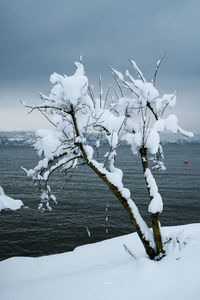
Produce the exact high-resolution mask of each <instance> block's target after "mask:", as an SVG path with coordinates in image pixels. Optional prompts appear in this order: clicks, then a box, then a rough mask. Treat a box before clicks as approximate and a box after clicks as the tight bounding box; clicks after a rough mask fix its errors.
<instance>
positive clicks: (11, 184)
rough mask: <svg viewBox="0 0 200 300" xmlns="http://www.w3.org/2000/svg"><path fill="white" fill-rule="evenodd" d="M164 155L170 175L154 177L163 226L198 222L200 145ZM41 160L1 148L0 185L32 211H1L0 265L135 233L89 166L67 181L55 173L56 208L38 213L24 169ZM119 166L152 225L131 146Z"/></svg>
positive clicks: (29, 152)
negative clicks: (7, 259)
mask: <svg viewBox="0 0 200 300" xmlns="http://www.w3.org/2000/svg"><path fill="white" fill-rule="evenodd" d="M103 150H104V149H102V152H103ZM164 153H165V165H166V167H167V170H166V171H165V172H163V173H155V178H156V181H157V184H158V186H159V191H160V193H161V195H162V198H163V202H164V210H163V213H162V214H161V216H160V221H161V224H162V225H164V226H170V225H181V224H188V223H197V222H200V144H187V145H177V144H167V145H164ZM37 159H38V157H37V155H36V153H35V150H34V149H33V148H31V147H14V146H12V147H6V146H5V147H0V185H1V186H2V187H3V188H4V191H5V193H6V195H8V196H11V197H13V198H15V199H21V200H22V201H23V202H24V205H25V206H27V207H28V208H23V209H20V210H18V211H2V212H0V260H2V259H5V258H8V257H12V256H34V257H36V256H41V255H48V254H54V253H60V252H65V251H71V250H73V249H74V248H75V247H77V246H80V245H83V244H87V243H93V242H96V241H101V240H104V239H108V238H111V237H116V236H119V235H123V234H128V233H131V232H133V231H134V228H133V227H132V226H131V225H130V222H129V217H128V215H127V213H126V212H125V211H124V210H123V208H122V207H121V204H120V203H118V200H117V199H115V197H114V196H113V195H112V194H111V193H110V191H109V190H108V188H107V187H105V186H104V184H103V183H102V182H101V181H100V180H99V178H97V176H96V175H95V174H94V173H92V172H91V171H90V170H88V169H87V168H86V167H81V168H80V169H79V170H77V171H75V172H74V174H73V176H72V177H71V178H70V179H67V180H66V179H65V178H63V177H62V176H61V175H60V174H57V176H55V177H54V178H53V180H52V182H51V183H52V190H53V192H54V194H55V195H56V197H57V201H58V203H57V205H56V204H54V203H53V204H52V208H53V210H52V212H45V213H42V212H40V211H38V210H37V206H38V203H39V193H38V191H37V189H36V187H35V186H34V185H33V184H32V182H31V180H30V179H29V178H27V177H26V174H25V173H24V172H23V171H22V169H21V168H20V167H21V166H23V167H26V168H31V167H34V166H35V165H36V163H37ZM185 160H188V162H189V163H188V164H187V165H186V164H185V163H184V161H185ZM116 165H117V166H119V167H120V168H122V170H123V172H124V183H125V184H124V185H125V187H128V188H130V190H131V194H132V198H133V199H134V201H135V202H136V204H137V205H138V207H139V209H140V212H141V214H142V216H143V217H144V218H145V220H146V221H147V223H148V224H149V213H148V203H149V200H148V197H147V192H146V189H145V185H144V178H143V175H142V171H141V163H140V159H139V157H137V156H133V155H132V153H131V151H130V149H129V147H128V146H121V148H120V151H119V154H118V157H117V161H116ZM107 206H108V211H106V207H107ZM106 220H107V221H106Z"/></svg>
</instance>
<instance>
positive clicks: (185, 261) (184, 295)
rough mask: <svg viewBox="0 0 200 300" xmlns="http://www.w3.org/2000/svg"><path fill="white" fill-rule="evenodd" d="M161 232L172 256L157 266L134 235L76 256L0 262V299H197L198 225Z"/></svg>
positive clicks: (199, 295)
mask: <svg viewBox="0 0 200 300" xmlns="http://www.w3.org/2000/svg"><path fill="white" fill-rule="evenodd" d="M162 230H163V232H164V235H165V236H166V237H167V236H168V237H171V239H170V240H169V243H168V249H169V256H168V257H165V258H164V259H163V260H161V261H159V262H154V261H151V260H149V259H148V258H147V257H146V256H145V254H144V251H143V248H142V246H141V243H140V241H139V239H138V238H137V235H136V234H135V233H133V234H129V235H126V236H122V237H118V238H113V239H110V240H106V241H103V242H99V243H95V244H90V245H85V246H81V247H78V248H76V249H75V250H74V251H73V252H68V253H63V254H56V255H51V256H44V257H39V258H28V257H13V258H10V259H7V260H4V261H2V262H0V299H1V300H61V299H62V300H80V299H83V300H111V299H115V300H122V299H136V300H146V299H148V300H151V299H154V300H156V299H162V300H173V299H176V300H197V299H199V298H200V284H199V270H200V255H199V253H200V224H191V225H184V226H176V227H165V228H164V229H162ZM177 236H178V240H179V243H177V244H175V239H176V237H177ZM185 242H186V245H185ZM124 244H125V245H126V247H127V248H128V249H130V250H131V251H132V253H133V255H134V256H135V257H136V259H135V258H134V257H132V256H131V255H130V254H129V253H128V252H127V251H125V249H124V246H123V245H124Z"/></svg>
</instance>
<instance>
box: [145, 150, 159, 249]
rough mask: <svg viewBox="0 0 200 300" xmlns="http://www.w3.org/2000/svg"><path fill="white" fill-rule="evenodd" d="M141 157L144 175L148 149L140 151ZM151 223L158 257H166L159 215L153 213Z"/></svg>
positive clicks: (146, 166) (148, 189) (146, 167)
mask: <svg viewBox="0 0 200 300" xmlns="http://www.w3.org/2000/svg"><path fill="white" fill-rule="evenodd" d="M140 157H141V161H142V168H143V174H144V173H145V172H146V170H147V169H148V168H149V166H148V157H147V149H146V148H144V147H142V148H141V149H140ZM144 178H145V183H146V187H147V191H148V195H149V198H150V201H151V200H152V199H153V197H152V196H151V194H150V188H149V186H148V182H147V180H146V177H145V176H144ZM151 223H152V229H153V235H154V241H155V244H156V247H157V255H159V254H161V255H164V250H163V243H162V238H161V233H160V227H159V213H155V214H153V213H151Z"/></svg>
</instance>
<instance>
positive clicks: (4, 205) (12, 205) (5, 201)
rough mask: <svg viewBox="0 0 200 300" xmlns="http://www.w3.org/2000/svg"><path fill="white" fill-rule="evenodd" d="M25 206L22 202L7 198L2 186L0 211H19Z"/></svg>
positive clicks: (0, 188) (0, 190)
mask: <svg viewBox="0 0 200 300" xmlns="http://www.w3.org/2000/svg"><path fill="white" fill-rule="evenodd" d="M23 205H24V204H23V202H22V201H21V200H15V199H12V198H10V197H8V196H6V195H5V193H4V190H3V189H2V187H1V186H0V211H1V210H3V209H11V210H17V209H19V208H20V207H22V206H23Z"/></svg>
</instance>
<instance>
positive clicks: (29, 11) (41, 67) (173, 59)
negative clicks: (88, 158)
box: [0, 0, 200, 130]
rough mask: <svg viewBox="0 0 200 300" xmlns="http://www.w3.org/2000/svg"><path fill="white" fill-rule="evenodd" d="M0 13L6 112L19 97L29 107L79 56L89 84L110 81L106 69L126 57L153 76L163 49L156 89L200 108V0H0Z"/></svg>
mask: <svg viewBox="0 0 200 300" xmlns="http://www.w3.org/2000/svg"><path fill="white" fill-rule="evenodd" d="M0 11H1V19H0V36H1V43H0V54H1V55H0V86H1V88H0V96H1V95H3V97H1V99H0V103H1V107H2V108H3V107H4V108H5V107H6V105H7V108H6V111H7V112H8V111H9V109H10V110H12V109H14V108H15V109H16V107H17V109H19V110H20V107H19V108H18V105H19V98H20V97H25V96H26V97H27V95H29V98H30V101H31V100H33V98H35V94H36V93H37V91H39V90H48V89H49V88H50V85H49V83H48V77H49V75H50V74H51V73H52V72H54V71H56V72H61V73H71V72H72V71H73V62H74V61H75V60H77V59H78V58H79V55H80V54H82V55H83V59H84V63H85V68H86V71H87V75H88V77H89V78H90V79H91V81H92V82H94V81H95V80H96V79H97V76H98V74H99V73H101V74H102V76H103V78H104V81H105V82H106V83H107V81H108V80H109V81H110V80H111V75H110V72H109V70H108V65H109V64H110V65H112V66H114V67H115V68H118V69H120V70H122V71H125V70H126V69H127V68H130V66H129V64H128V61H127V58H128V57H131V58H134V59H135V60H136V61H137V63H138V65H140V66H141V67H142V68H143V70H144V73H145V74H146V75H147V78H150V77H151V76H152V73H153V69H154V67H155V63H156V60H157V59H158V58H159V57H160V55H161V54H162V53H163V52H164V51H165V50H166V51H167V55H166V58H165V61H164V63H163V65H162V68H161V70H160V74H159V79H158V85H159V86H160V87H161V90H163V91H164V90H165V91H166V92H167V91H168V89H170V91H171V90H174V89H176V88H179V90H180V97H181V99H187V97H188V94H189V95H192V96H190V104H189V103H188V101H187V100H184V101H183V103H184V104H185V105H186V111H187V112H188V111H190V114H191V115H193V110H195V111H196V109H197V108H198V107H199V106H198V105H199V104H198V103H199V100H198V97H199V96H198V95H199V92H200V87H199V84H198V81H199V77H200V60H199V52H200V41H199V38H198V36H199V28H200V2H199V1H195V0H191V1H186V0H177V1H160V0H148V1H146V0H140V1H134V0H126V1H123V2H122V1H118V0H109V1H106V0H101V1H97V0H96V1H95V0H84V1H81V0H73V1H71V0H68V1H66V0H57V1H52V0H43V1H41V0H40V1H39V0H17V1H12V0H1V1H0ZM10 89H11V90H12V97H11V96H10V95H11V92H10ZM34 91H35V94H34ZM14 95H15V96H14ZM33 95H34V96H33ZM15 97H16V98H15ZM5 101H6V103H7V104H5ZM179 109H180V110H182V111H184V109H183V108H181V107H180V108H179ZM183 115H185V114H183ZM196 123H197V119H196V118H191V122H190V123H189V127H191V128H192V129H195V130H198V127H197V124H196ZM187 125H188V121H187ZM13 126H15V123H14V121H13ZM33 127H34V126H33ZM0 129H1V124H0Z"/></svg>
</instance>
